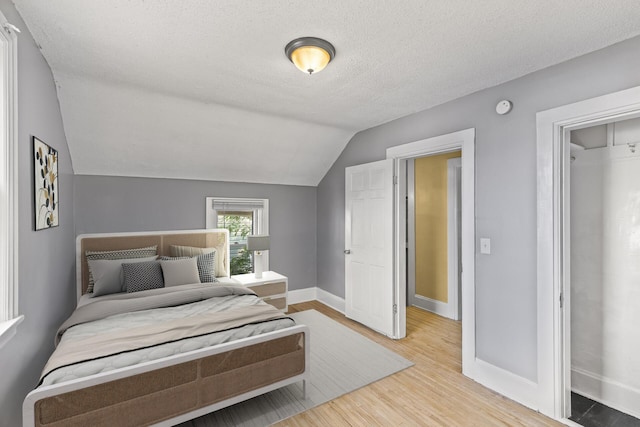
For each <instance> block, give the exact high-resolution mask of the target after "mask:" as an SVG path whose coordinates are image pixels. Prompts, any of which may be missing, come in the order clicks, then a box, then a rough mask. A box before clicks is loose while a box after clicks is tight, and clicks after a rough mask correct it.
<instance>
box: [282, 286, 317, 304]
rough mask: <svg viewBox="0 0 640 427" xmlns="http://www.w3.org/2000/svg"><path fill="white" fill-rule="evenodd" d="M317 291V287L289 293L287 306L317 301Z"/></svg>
mask: <svg viewBox="0 0 640 427" xmlns="http://www.w3.org/2000/svg"><path fill="white" fill-rule="evenodd" d="M317 289H318V288H316V287H315V286H312V287H309V288H304V289H294V290H292V291H289V292H288V293H287V305H291V304H299V303H301V302H308V301H313V300H315V299H317V295H318V292H317Z"/></svg>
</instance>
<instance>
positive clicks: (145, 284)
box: [122, 261, 164, 293]
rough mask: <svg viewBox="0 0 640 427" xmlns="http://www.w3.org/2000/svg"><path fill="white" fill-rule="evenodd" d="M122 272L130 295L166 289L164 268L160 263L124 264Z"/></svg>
mask: <svg viewBox="0 0 640 427" xmlns="http://www.w3.org/2000/svg"><path fill="white" fill-rule="evenodd" d="M122 272H123V274H124V286H125V288H126V290H127V292H128V293H131V292H140V291H146V290H149V289H157V288H163V287H164V280H163V278H162V267H160V263H159V262H158V261H147V262H134V263H124V264H122Z"/></svg>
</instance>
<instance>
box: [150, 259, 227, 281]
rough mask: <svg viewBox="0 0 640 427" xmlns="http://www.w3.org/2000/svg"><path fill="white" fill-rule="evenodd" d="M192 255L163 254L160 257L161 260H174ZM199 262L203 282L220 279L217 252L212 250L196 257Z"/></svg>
mask: <svg viewBox="0 0 640 427" xmlns="http://www.w3.org/2000/svg"><path fill="white" fill-rule="evenodd" d="M189 258H192V257H188V256H179V257H170V256H161V257H160V258H158V259H159V260H160V261H172V260H178V259H189ZM195 258H196V260H197V262H198V275H199V276H200V282H201V283H215V282H217V281H218V279H216V253H215V252H210V253H208V254H202V255H198V256H197V257H195Z"/></svg>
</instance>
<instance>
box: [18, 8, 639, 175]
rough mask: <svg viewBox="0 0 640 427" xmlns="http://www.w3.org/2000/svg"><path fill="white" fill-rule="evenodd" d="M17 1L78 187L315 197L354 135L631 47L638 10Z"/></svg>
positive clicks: (636, 27)
mask: <svg viewBox="0 0 640 427" xmlns="http://www.w3.org/2000/svg"><path fill="white" fill-rule="evenodd" d="M14 2H15V4H16V7H17V9H18V11H19V12H20V14H21V15H22V16H23V18H24V20H25V22H26V23H27V25H28V27H29V29H30V30H31V33H32V34H33V36H34V38H35V40H36V42H37V43H38V44H39V45H40V46H41V49H42V53H43V55H44V56H45V58H46V59H47V61H48V62H49V65H50V66H51V68H52V71H53V74H54V78H55V80H56V84H57V87H58V96H59V99H60V105H61V110H62V115H63V121H64V126H65V131H66V135H67V140H68V144H69V149H70V151H71V156H72V161H73V166H74V171H75V173H77V174H100V175H122V176H148V177H168V178H193V179H207V180H225V181H245V182H264V183H278V184H297V185H317V184H318V182H319V181H320V180H321V179H322V177H323V176H324V174H325V173H326V172H327V170H328V169H329V167H330V166H331V165H332V164H333V162H334V161H335V159H336V158H337V157H338V156H339V154H340V152H341V151H342V150H343V148H344V147H345V145H346V144H347V142H348V141H349V139H350V138H351V137H352V135H353V134H354V133H355V132H357V131H360V130H363V129H367V128H370V127H372V126H375V125H379V124H382V123H385V122H387V121H390V120H393V119H396V118H398V117H402V116H405V115H407V114H410V113H413V112H416V111H420V110H423V109H426V108H429V107H432V106H435V105H438V104H441V103H443V102H446V101H449V100H452V99H455V98H458V97H460V96H463V95H466V94H469V93H471V92H475V91H478V90H481V89H484V88H487V87H491V86H494V85H497V84H500V83H502V82H505V81H508V80H511V79H514V78H516V77H519V76H522V75H524V74H528V73H530V72H533V71H535V70H538V69H541V68H545V67H547V66H550V65H553V64H556V63H559V62H562V61H565V60H567V59H570V58H573V57H576V56H579V55H582V54H585V53H588V52H590V51H593V50H597V49H599V48H602V47H605V46H608V45H611V44H613V43H616V42H619V41H622V40H625V39H628V38H631V37H634V36H636V35H638V34H640V2H638V1H637V0H633V1H623V0H620V1H610V0H563V1H558V0H536V1H531V0H483V1H469V0H448V1H436V0H431V1H428V0H403V1H399V2H394V1H384V0H348V1H344V0H341V1H338V0H314V1H291V0H268V1H267V0H265V1H256V0H253V1H251V0H218V1H211V0H184V1H175V0H146V1H145V0H109V1H102V2H95V1H87V0H56V1H51V0H14ZM300 36H316V37H321V38H324V39H327V40H329V41H330V42H331V43H333V44H334V46H335V47H336V58H335V59H334V61H333V62H332V63H331V64H330V65H329V66H328V67H327V68H326V69H325V70H324V71H322V72H321V73H318V74H316V75H313V76H308V75H305V74H303V73H302V72H300V71H298V70H297V69H296V68H295V67H294V66H293V65H292V64H291V63H290V62H289V61H288V60H287V59H286V58H285V56H284V46H285V45H286V44H287V42H289V41H290V40H292V39H294V38H296V37H300ZM488 108H491V106H488Z"/></svg>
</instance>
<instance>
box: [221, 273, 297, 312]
mask: <svg viewBox="0 0 640 427" xmlns="http://www.w3.org/2000/svg"><path fill="white" fill-rule="evenodd" d="M231 278H232V279H235V280H237V281H238V282H240V284H241V285H243V286H246V287H248V288H249V289H251V290H252V291H253V292H255V293H256V294H257V295H258V296H259V297H260V298H262V299H263V300H264V302H266V303H269V304H271V305H272V306H274V307H275V308H277V309H279V310H282V311H285V312H286V311H287V308H288V307H287V290H288V289H289V281H288V279H287V277H286V276H283V275H282V274H278V273H276V272H275V271H265V272H263V273H262V278H260V279H256V276H255V274H254V273H248V274H238V275H237V276H231Z"/></svg>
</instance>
